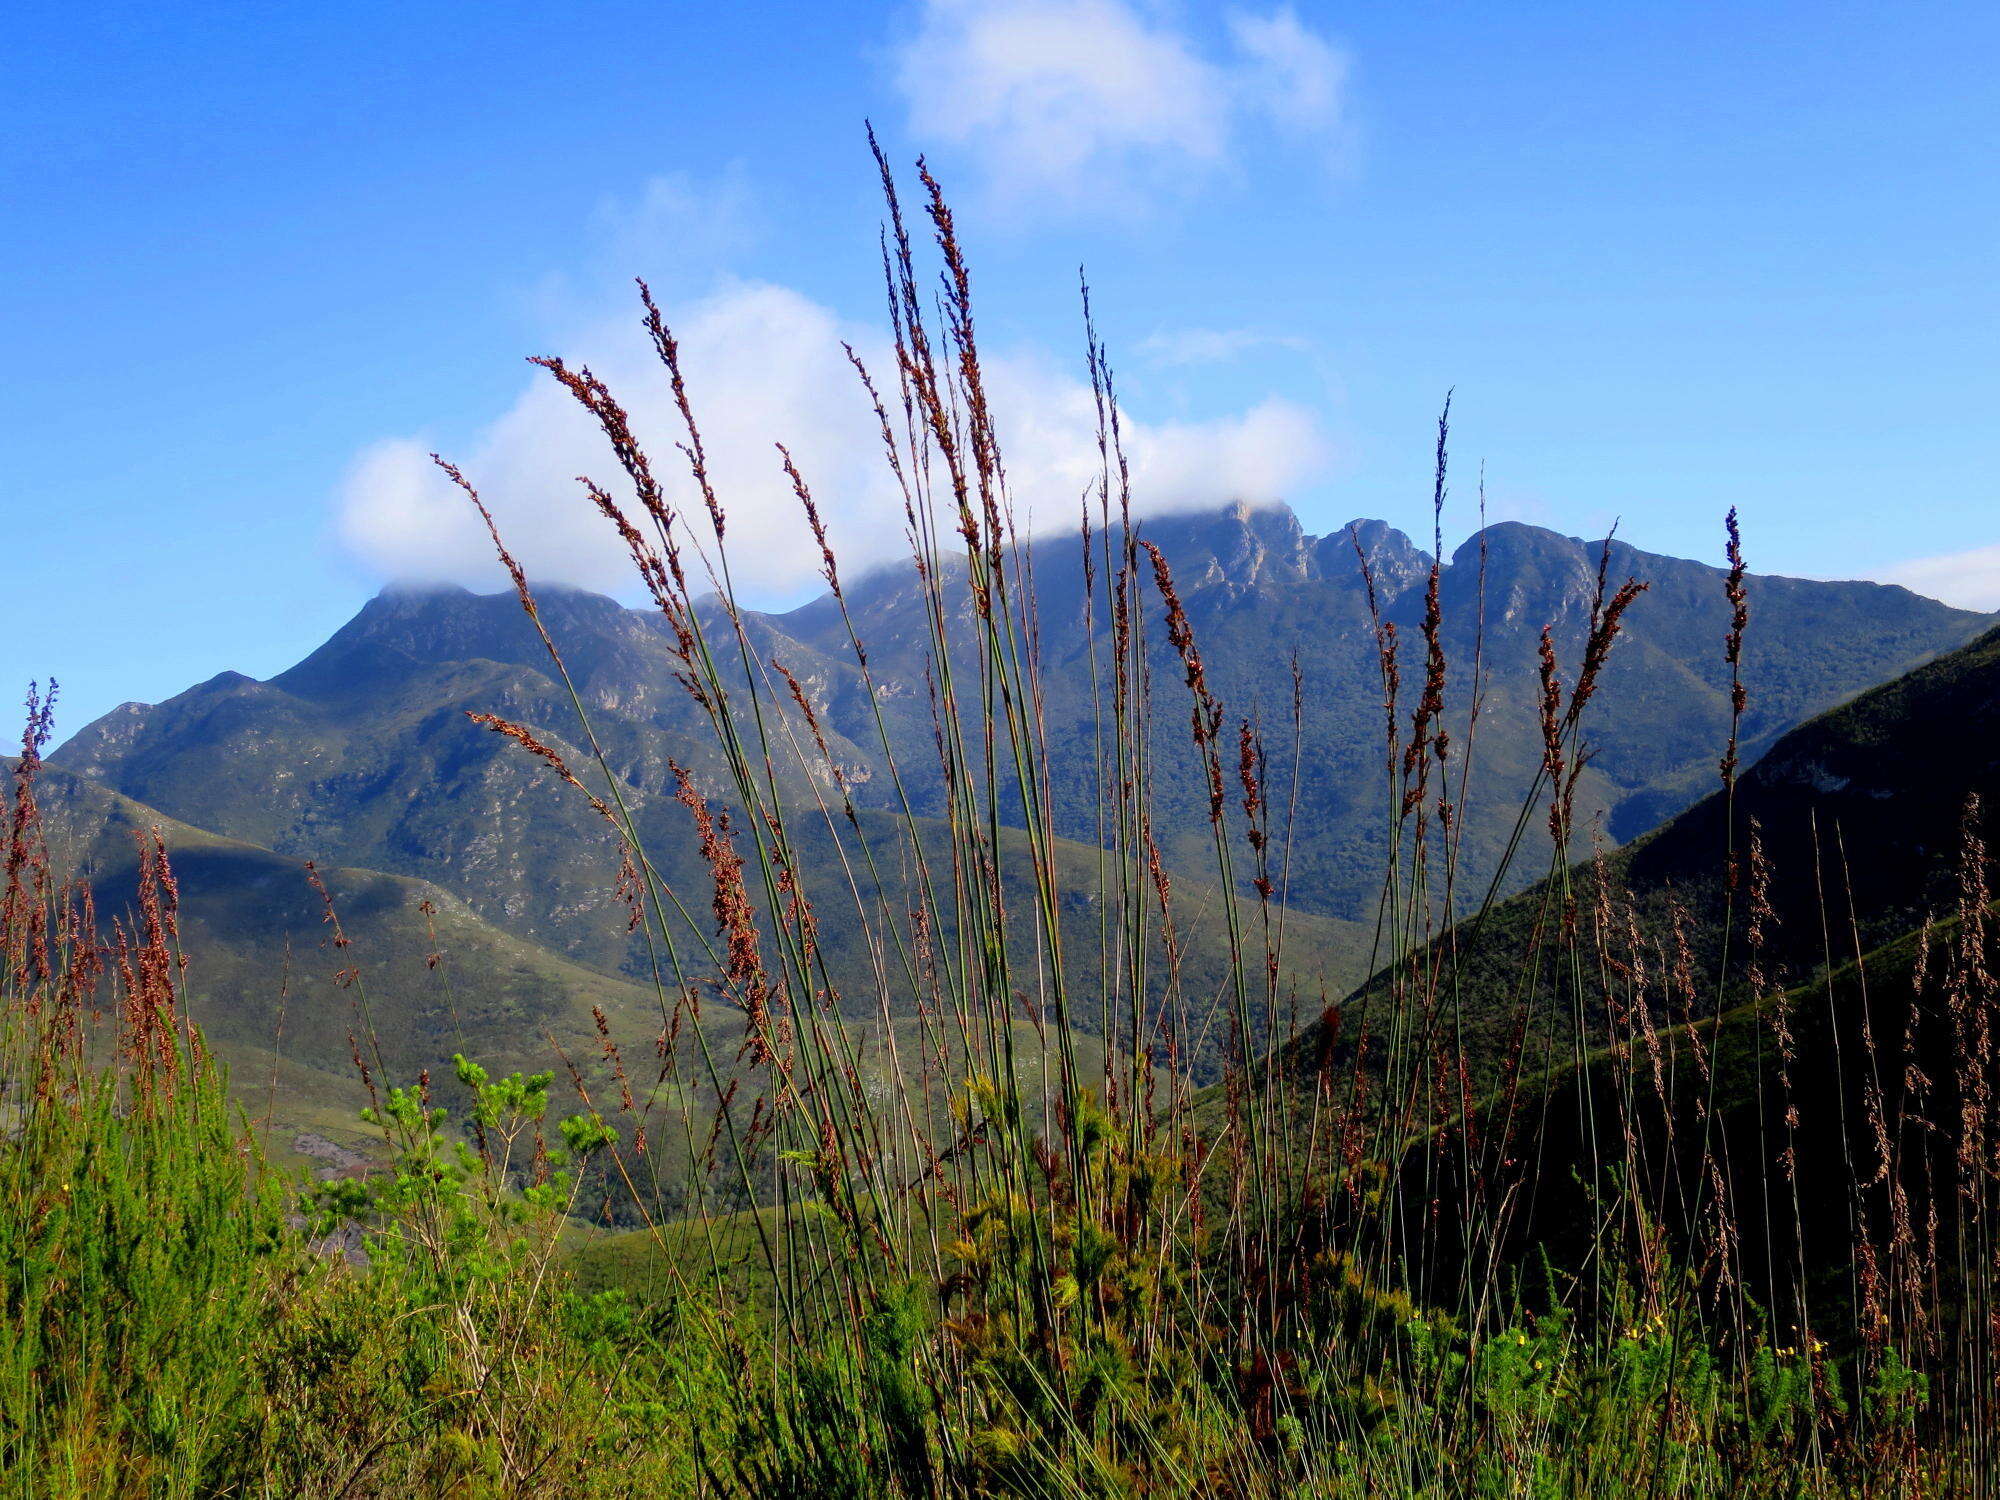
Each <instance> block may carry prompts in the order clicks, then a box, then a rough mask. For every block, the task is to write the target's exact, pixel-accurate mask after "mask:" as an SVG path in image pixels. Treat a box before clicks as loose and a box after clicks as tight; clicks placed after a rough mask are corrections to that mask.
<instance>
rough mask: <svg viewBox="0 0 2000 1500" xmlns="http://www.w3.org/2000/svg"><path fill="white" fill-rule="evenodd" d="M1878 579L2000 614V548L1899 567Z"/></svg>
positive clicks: (1962, 606)
mask: <svg viewBox="0 0 2000 1500" xmlns="http://www.w3.org/2000/svg"><path fill="white" fill-rule="evenodd" d="M1876 578H1877V580H1878V581H1879V582H1882V583H1900V584H1901V585H1902V586H1903V587H1904V588H1906V589H1910V590H1912V591H1913V592H1915V593H1919V594H1927V595H1929V596H1930V597H1931V598H1933V599H1942V600H1943V601H1944V602H1945V603H1946V604H1955V605H1957V606H1958V607H1959V608H1960V609H1989V610H2000V545H1995V546H1991V547H1974V548H1973V549H1971V550H1970V551H1967V552H1946V553H1944V554H1942V555H1940V556H1937V557H1919V558H1915V559H1913V560H1912V561H1910V562H1905V563H1897V564H1896V565H1895V566H1894V567H1892V568H1889V569H1888V570H1886V571H1885V572H1882V573H1878V574H1877V575H1876Z"/></svg>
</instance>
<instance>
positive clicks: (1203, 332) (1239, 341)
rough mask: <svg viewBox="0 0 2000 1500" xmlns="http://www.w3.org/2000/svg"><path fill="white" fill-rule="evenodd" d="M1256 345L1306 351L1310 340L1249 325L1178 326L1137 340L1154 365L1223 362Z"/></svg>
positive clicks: (1142, 351)
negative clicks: (1240, 326)
mask: <svg viewBox="0 0 2000 1500" xmlns="http://www.w3.org/2000/svg"><path fill="white" fill-rule="evenodd" d="M1257 349H1289V350H1292V351H1294V352H1296V353H1307V352H1310V350H1311V349H1312V342H1311V341H1310V340H1309V339H1302V338H1298V337H1295V336H1293V335H1291V334H1283V333H1258V332H1257V331H1255V330H1254V329H1249V328H1179V329H1173V330H1162V331H1161V332H1159V333H1155V334H1150V335H1148V336H1147V337H1146V338H1145V339H1143V340H1141V341H1140V344H1139V352H1140V353H1141V354H1143V355H1145V356H1146V357H1147V358H1148V359H1150V360H1151V361H1152V362H1153V363H1154V364H1156V365H1215V364H1225V363H1227V362H1229V361H1230V360H1234V359H1241V358H1242V357H1243V356H1244V355H1246V354H1249V353H1251V352H1252V351H1253V350H1257Z"/></svg>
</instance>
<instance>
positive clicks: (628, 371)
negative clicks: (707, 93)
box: [341, 283, 1326, 598]
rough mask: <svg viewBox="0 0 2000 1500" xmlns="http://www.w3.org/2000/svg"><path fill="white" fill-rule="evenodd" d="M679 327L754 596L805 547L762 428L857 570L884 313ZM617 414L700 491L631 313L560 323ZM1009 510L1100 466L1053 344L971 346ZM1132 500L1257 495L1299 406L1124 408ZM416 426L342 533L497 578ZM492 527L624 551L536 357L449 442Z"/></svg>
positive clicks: (1289, 449) (364, 462) (567, 562)
mask: <svg viewBox="0 0 2000 1500" xmlns="http://www.w3.org/2000/svg"><path fill="white" fill-rule="evenodd" d="M666 311H667V314H668V317H669V320H670V321H671V322H672V323H673V324H674V327H675V331H676V333H677V335H678V336H679V338H680V341H681V360H682V366H683V369H684V371H685V373H686V376H687V380H688V385H689V389H690V394H691V397H692V399H693V402H694V405H695V411H696V418H697V420H698V421H699V422H700V423H701V425H702V433H703V438H704V440H705V443H706V445H707V449H708V453H709V458H710V468H711V471H712V474H713V477H714V479H715V482H716V486H717V489H718V490H719V492H720V495H721V499H722V503H723V505H724V507H725V509H726V511H727V515H728V527H729V530H728V539H729V542H730V563H731V567H732V569H733V571H734V574H735V578H736V581H737V583H738V584H739V586H741V587H743V588H745V589H746V590H747V591H748V592H749V593H750V594H751V595H752V596H762V597H764V598H782V597H784V596H786V595H795V594H796V593H797V592H798V591H799V590H801V589H804V588H809V587H810V586H811V585H812V578H813V573H814V570H815V568H816V566H817V563H818V553H817V550H816V548H815V547H814V544H813V542H812V540H811V537H810V536H809V534H808V532H807V530H806V527H805V525H804V523H803V521H802V519H801V517H800V515H799V511H798V506H797V503H796V501H795V500H794V498H793V496H792V493H791V490H790V487H789V484H788V483H787V481H786V480H785V478H784V475H783V472H782V470H781V469H780V467H779V462H778V458H777V454H776V452H775V450H774V449H773V446H772V445H773V443H774V442H783V443H785V444H786V446H787V447H789V448H790V449H791V450H792V452H793V454H794V456H795V457H796V458H797V460H798V462H799V465H800V467H801V469H802V470H803V471H804V472H805V474H806V476H807V478H808V480H809V481H810V482H811V484H812V486H813V490H814V493H815V496H816V498H817V499H818V501H819V504H820V507H821V509H822V512H823V513H824V514H825V515H826V516H827V518H828V522H829V526H830V529H831V531H832V534H833V541H834V544H835V547H836V549H837V551H838V552H839V554H840V556H841V558H842V561H843V564H844V565H845V566H847V567H849V568H852V569H859V568H863V567H866V566H869V565H872V564H876V563H880V562H884V561H888V560H890V559H892V558H895V557H897V556H900V555H902V552H903V548H904V540H903V517H902V509H901V498H900V491H899V490H897V489H896V488H895V485H894V480H893V476H892V475H891V474H890V472H889V470H888V467H887V464H886V462H885V461H884V459H883V456H882V453H881V449H880V440H879V430H878V428H877V425H876V423H875V420H874V416H873V413H872V412H871V410H870V409H869V407H868V405H867V404H866V401H865V399H864V396H863V394H862V392H861V390H860V387H859V383H858V381H857V379H856V377H855V375H854V373H853V371H852V369H851V368H850V367H849V365H848V363H847V360H846V356H845V355H844V354H843V353H842V351H841V347H840V343H841V340H842V339H846V340H848V341H849V342H851V343H853V344H854V345H855V347H856V348H857V349H858V350H859V351H860V352H861V353H862V356H863V358H864V359H867V360H869V363H870V365H871V368H872V369H873V370H874V371H875V372H876V373H877V376H878V378H879V379H880V380H882V381H883V382H885V383H887V382H891V381H893V371H894V362H893V360H892V359H891V358H890V357H889V356H888V354H887V352H886V350H885V349H884V347H883V340H882V337H881V335H880V334H879V332H877V331H876V330H873V329H870V328H867V327H855V326H850V325H847V324H844V323H843V322H842V320H840V319H839V318H837V317H836V316H835V315H834V314H833V313H832V312H830V311H829V310H828V309H826V308H824V307H822V306H820V305H818V304H817V303H815V302H813V301H811V300H810V299H808V298H806V297H804V296H802V295H800V294H799V293H798V292H796V291H793V290H790V289H787V288H784V287H779V286H772V285H768V284H761V283H736V284H732V285H728V286H725V287H724V288H722V289H721V290H719V291H716V292H714V293H712V294H710V295H708V296H705V297H700V298H696V299H693V300H690V301H687V302H685V303H682V304H680V305H672V306H669V307H668V308H667V309H666ZM567 347H568V349H569V350H573V351H574V357H575V358H576V359H580V360H585V361H587V362H588V363H589V364H590V366H591V368H592V369H593V370H594V371H595V372H596V373H597V374H598V375H599V376H601V377H602V378H603V379H604V380H605V381H606V383H607V384H608V385H609V386H610V387H611V389H612V391H613V392H614V394H616V395H617V396H618V398H619V400H620V401H621V402H622V403H623V404H624V405H625V406H626V407H627V409H628V411H629V412H630V414H631V416H632V419H633V425H634V428H635V430H636V431H637V432H638V434H639V436H640V438H641V441H642V442H643V443H644V444H645V446H646V447H647V449H648V451H649V452H650V454H651V455H652V458H653V461H654V465H655V469H656V472H657V473H658V474H659V475H660V477H661V478H662V479H663V480H669V481H671V485H672V493H673V497H674V499H675V502H676V503H677V505H678V506H679V507H680V508H681V509H682V510H683V511H684V512H698V509H699V502H698V499H697V497H696V495H695V494H694V492H693V488H692V484H691V481H689V480H688V479H687V478H686V475H685V468H684V466H683V465H682V464H681V462H680V456H679V454H678V453H677V452H676V451H675V449H674V447H673V444H674V442H675V440H677V439H678V438H679V437H680V435H681V434H680V430H679V427H678V423H677V420H676V418H675V416H674V412H673V408H672V405H671V400H670V396H669V393H668V390H667V387H666V382H665V379H664V377H663V376H662V374H661V372H660V371H659V369H658V367H657V365H655V364H654V363H653V360H652V354H651V351H650V349H649V348H648V347H647V346H646V344H645V341H644V339H643V337H642V336H641V335H640V333H639V331H638V328H637V322H636V319H635V318H633V317H631V316H627V317H624V318H617V319H605V320H603V321H601V322H599V323H598V324H596V325H595V326H592V327H589V328H585V329H583V330H581V332H580V333H579V336H577V337H576V338H575V339H573V340H571V341H569V342H568V346H567ZM985 369H986V378H987V383H988V389H989V394H990V396H991V399H992V402H993V406H994V410H995V413H996V417H997V420H998V423H999V429H1000V438H1001V443H1002V447H1003V450H1004V454H1005V459H1006V463H1007V469H1008V477H1009V484H1010V488H1011V491H1012V494H1013V496H1014V500H1015V504H1016V508H1017V511H1018V513H1019V514H1018V517H1017V519H1018V520H1019V522H1020V524H1021V525H1022V526H1023V528H1024V529H1028V528H1032V527H1035V526H1043V527H1049V528H1054V529H1063V528H1067V527H1069V526H1072V525H1074V524H1075V518H1076V515H1077V506H1078V502H1079V499H1080V497H1081V495H1082V493H1083V491H1084V489H1085V487H1086V486H1087V485H1089V484H1090V482H1091V480H1092V478H1093V476H1094V475H1095V474H1096V464H1097V450H1096V436H1095V433H1096V408H1095V404H1094V401H1093V399H1092V396H1091V393H1090V389H1089V386H1088V385H1087V384H1086V383H1084V382H1083V381H1081V380H1079V379H1078V378H1076V377H1075V376H1074V375H1072V374H1069V373H1067V372H1065V371H1062V370H1060V369H1057V368H1055V367H1053V366H1052V365H1050V364H1049V363H1047V362H1046V361H1044V360H1042V359H1040V358H1038V357H1035V356H1032V355H1023V354H1014V355H1000V356H996V357H991V358H989V359H988V361H987V362H986V365H985ZM1126 437H1127V446H1128V449H1129V452H1130V456H1131V459H1132V468H1133V478H1134V486H1135V496H1134V501H1135V504H1136V505H1137V506H1139V507H1140V508H1141V509H1142V510H1148V511H1155V512H1157V511H1163V510H1172V509H1186V508H1192V507H1201V506H1211V505H1221V504H1223V503H1225V502H1226V501H1229V500H1232V499H1246V500H1252V501H1257V500H1271V499H1278V498H1281V497H1282V496H1283V495H1284V494H1286V493H1287V492H1288V491H1290V490H1291V489H1292V488H1294V487H1295V486H1296V485H1297V484H1298V483H1299V482H1300V481H1301V480H1302V479H1303V478H1305V477H1306V476H1307V475H1308V474H1309V473H1310V472H1311V471H1312V470H1313V469H1314V468H1315V467H1317V466H1318V465H1319V464H1320V463H1321V462H1323V460H1324V458H1325V450H1326V445H1325V442H1324V440H1323V438H1322V437H1321V435H1320V432H1319V429H1318V426H1317V424H1316V422H1315V420H1314V419H1313V417H1312V416H1311V415H1310V414H1309V413H1308V412H1306V411H1305V410H1303V409H1302V408H1300V407H1298V406H1295V405H1292V404H1290V403H1287V402H1283V401H1278V400H1267V401H1265V402H1262V403H1261V404H1259V405H1256V406H1254V407H1252V408H1251V409H1250V410H1248V411H1245V412H1242V413H1239V414H1235V415H1231V416H1225V417H1218V418H1213V419H1209V420H1203V421H1180V422H1167V423H1159V424H1152V423H1147V422H1144V421H1141V420H1136V419H1135V420H1130V421H1128V423H1127V425H1126ZM428 446H430V445H428V444H426V443H424V442H421V441H419V440H418V439H416V438H394V439H390V440H387V441H384V442H380V443H377V444H376V445H374V446H373V447H371V448H370V449H369V450H368V451H367V452H365V453H364V454H362V455H361V457H360V458H359V459H358V460H357V461H356V463H355V464H354V466H353V468H352V470H351V472H350V474H349V476H348V479H347V482H346V484H345V486H344V488H343V494H342V504H341V513H342V514H341V521H342V529H343V532H344V534H345V536H346V538H347V540H348V542H349V543H350V545H352V546H353V547H354V548H355V550H356V551H357V552H358V553H359V554H360V555H361V556H362V557H363V558H364V559H366V560H367V561H368V562H369V563H370V564H371V565H373V566H374V567H376V568H377V569H379V570H380V571H381V572H383V573H384V574H386V575H389V576H392V577H404V578H427V579H446V580H453V581H459V582H466V583H473V584H478V585H482V586H487V587H491V586H494V584H495V579H496V577H497V573H496V570H495V566H494V563H493V559H492V554H491V548H490V545H489V543H488V541H487V538H486V536H485V533H484V531H483V529H482V527H481V526H480V524H479V522H478V518H477V517H476V516H475V515H474V514H473V513H472V511H471V509H470V507H469V506H468V505H467V504H466V502H465V500H464V499H463V497H462V496H460V495H459V494H458V492H457V491H456V490H455V489H453V488H452V487H451V486H450V485H449V484H448V483H446V482H444V481H443V480H442V478H441V476H439V475H438V474H437V473H436V472H435V471H434V469H433V467H432V465H431V463H430V461H429V458H428V457H427V448H428ZM446 456H447V457H450V458H452V459H453V460H454V461H455V462H457V463H459V464H460V466H461V467H462V468H463V469H464V471H465V473H466V476H467V478H468V479H470V480H471V481H472V482H473V483H474V484H475V485H477V486H478V487H479V489H480V492H481V494H482V496H483V497H484V498H485V499H486V501H487V503H488V505H489V506H490V507H491V508H492V510H493V513H494V516H495V518H496V519H497V521H498V522H499V525H500V528H501V531H502V534H503V535H504V536H505V537H506V538H507V540H508V543H509V545H510V547H512V548H513V550H514V551H515V552H516V554H517V555H518V556H519V557H520V559H521V560H522V562H523V563H524V565H526V566H527V568H528V570H529V572H530V573H531V574H532V575H533V576H535V577H538V578H541V579H545V580H551V581H560V582H566V583H574V584H578V585H581V586H584V587H589V588H597V589H606V590H617V589H621V588H623V587H625V586H627V585H628V584H629V583H630V582H631V571H630V567H629V565H628V564H627V562H626V561H625V559H624V556H623V553H622V551H621V549H620V548H619V546H618V544H617V542H616V540H615V538H614V537H612V536H611V534H610V532H609V529H608V527H607V526H606V525H605V523H604V522H603V520H602V518H601V517H599V516H598V515H597V514H596V513H595V511H594V510H593V509H592V508H591V507H590V505H589V504H588V502H587V501H586V500H585V498H584V496H583V495H582V493H581V491H580V489H579V487H578V485H577V484H576V482H575V478H574V476H576V475H578V474H589V475H591V476H592V477H593V478H595V479H597V480H599V481H600V482H602V483H605V484H607V485H609V484H610V483H611V480H612V478H613V476H614V474H615V472H616V469H615V464H614V462H613V460H612V457H611V454H610V451H609V449H608V447H607V446H606V444H605V442H604V440H603V438H602V436H601V435H600V434H599V433H598V432H597V430H596V429H595V427H594V426H593V424H592V423H591V421H590V419H589V417H588V415H587V414H586V413H585V412H584V411H583V410H582V408H581V407H579V406H578V405H577V404H576V402H575V401H574V400H573V398H571V396H570V395H569V393H568V392H567V391H565V390H564V389H563V388H562V387H560V386H559V385H557V384H556V382H555V381H554V380H552V379H550V378H548V377H547V376H546V375H539V376H538V377H537V378H535V379H534V380H533V381H532V383H531V384H529V385H528V386H527V387H526V388H525V389H524V390H523V391H522V393H521V394H520V396H519V397H518V398H517V399H516V400H515V402H514V404H513V405H512V406H511V407H510V408H509V409H508V410H507V411H506V412H504V413H502V414H501V415H500V416H499V417H498V418H497V419H496V420H494V421H493V422H492V423H491V424H489V425H488V426H487V427H486V428H485V429H484V430H483V431H481V432H480V433H478V434H477V435H476V436H475V437H474V438H473V439H472V441H471V442H469V443H468V444H465V445H464V446H463V447H462V448H460V449H459V450H458V451H455V452H453V453H450V454H447V455H446Z"/></svg>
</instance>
